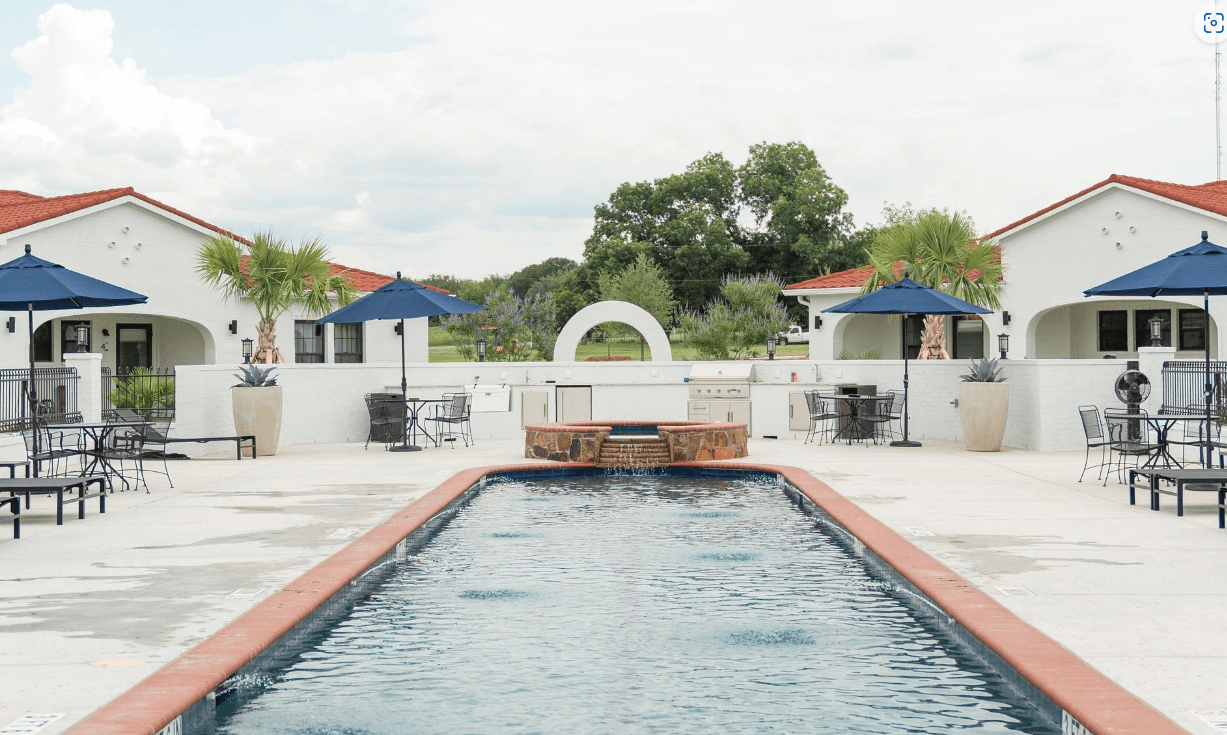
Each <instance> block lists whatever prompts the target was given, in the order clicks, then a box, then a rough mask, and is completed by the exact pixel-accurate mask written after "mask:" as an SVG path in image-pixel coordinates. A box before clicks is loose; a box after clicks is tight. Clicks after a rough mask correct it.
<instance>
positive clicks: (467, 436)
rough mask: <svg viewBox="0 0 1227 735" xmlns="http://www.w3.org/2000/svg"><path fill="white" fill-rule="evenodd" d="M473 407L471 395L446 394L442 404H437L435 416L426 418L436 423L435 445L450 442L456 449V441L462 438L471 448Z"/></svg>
mask: <svg viewBox="0 0 1227 735" xmlns="http://www.w3.org/2000/svg"><path fill="white" fill-rule="evenodd" d="M472 407H473V395H472V394H471V393H444V394H443V400H442V402H440V403H438V404H435V415H434V416H428V417H427V418H426V420H427V421H434V422H435V444H438V443H439V442H441V441H450V442H452V449H455V448H456V439H457V438H460V439H463V440H464V445H465V446H466V447H467V446H469V444H470V443H471V442H472V441H473V426H472V424H470V423H469V413H470V409H471V408H472ZM445 427H453V428H450V429H449V428H445ZM445 437H447V438H445Z"/></svg>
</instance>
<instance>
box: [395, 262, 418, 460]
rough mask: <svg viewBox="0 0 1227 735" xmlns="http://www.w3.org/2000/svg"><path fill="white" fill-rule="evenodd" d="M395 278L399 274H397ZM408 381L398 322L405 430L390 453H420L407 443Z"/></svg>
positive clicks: (402, 336) (402, 321) (403, 324)
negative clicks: (398, 442) (398, 444)
mask: <svg viewBox="0 0 1227 735" xmlns="http://www.w3.org/2000/svg"><path fill="white" fill-rule="evenodd" d="M396 275H397V276H399V275H400V274H399V273H397V274H396ZM408 395H409V379H408V378H407V377H405V320H404V319H401V320H400V402H401V405H402V406H404V408H405V430H404V431H403V432H401V436H400V446H396V445H393V446H390V447H388V451H391V452H420V451H422V448H421V447H419V446H416V445H414V444H410V443H409V399H408V398H407V396H408Z"/></svg>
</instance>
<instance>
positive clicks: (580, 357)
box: [430, 327, 809, 362]
mask: <svg viewBox="0 0 1227 735" xmlns="http://www.w3.org/2000/svg"><path fill="white" fill-rule="evenodd" d="M670 345H671V347H672V350H673V359H674V360H697V359H698V357H697V356H696V355H695V350H694V348H693V347H690V346H689V345H686V344H684V343H682V342H670ZM639 347H640V343H639V340H637V339H626V340H616V341H611V342H608V343H606V342H593V343H587V344H581V345H580V346H579V348H578V349H577V350H576V351H575V359H576V361H578V362H583V361H584V360H586V359H588V358H589V357H594V356H597V355H600V356H602V357H604V356H605V355H620V356H625V357H629V358H631V359H632V360H638V359H639V355H640V352H639ZM489 349H490V348H487V350H489ZM486 354H487V356H489V352H488V351H487V353H486ZM775 354H777V355H807V354H809V345H804V344H798V345H780V346H779V347H778V348H776V351H775ZM766 356H767V346H766V345H763V350H762V353H761V354H760V355H759V357H761V358H765V357H766ZM643 359H645V360H651V359H652V350H651V349H649V348H648V346H647V345H646V344H644V345H643ZM430 361H431V362H462V360H461V358H460V354H459V353H458V352H457V351H456V345H455V343H453V342H452V338H451V337H449V336H448V334H447V332H445V331H444V330H443V328H442V327H431V328H430Z"/></svg>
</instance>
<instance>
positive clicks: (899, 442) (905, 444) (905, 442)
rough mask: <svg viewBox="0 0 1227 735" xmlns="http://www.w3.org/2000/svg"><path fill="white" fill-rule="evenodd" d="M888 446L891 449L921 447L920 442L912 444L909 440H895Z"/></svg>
mask: <svg viewBox="0 0 1227 735" xmlns="http://www.w3.org/2000/svg"><path fill="white" fill-rule="evenodd" d="M890 445H891V446H892V447H919V446H921V444H920V442H914V441H912V440H910V439H896V440H895V441H893V442H891V443H890Z"/></svg>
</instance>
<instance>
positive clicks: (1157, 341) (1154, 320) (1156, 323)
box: [1146, 314, 1163, 347]
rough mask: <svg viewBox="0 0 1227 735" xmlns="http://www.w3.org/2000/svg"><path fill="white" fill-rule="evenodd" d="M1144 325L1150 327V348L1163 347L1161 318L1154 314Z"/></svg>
mask: <svg viewBox="0 0 1227 735" xmlns="http://www.w3.org/2000/svg"><path fill="white" fill-rule="evenodd" d="M1146 323H1147V324H1149V325H1150V346H1151V347H1162V346H1163V317H1161V316H1159V315H1158V314H1155V315H1154V316H1152V317H1151V318H1150V319H1147V320H1146Z"/></svg>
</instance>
